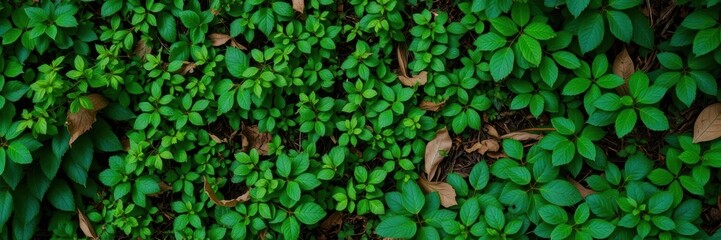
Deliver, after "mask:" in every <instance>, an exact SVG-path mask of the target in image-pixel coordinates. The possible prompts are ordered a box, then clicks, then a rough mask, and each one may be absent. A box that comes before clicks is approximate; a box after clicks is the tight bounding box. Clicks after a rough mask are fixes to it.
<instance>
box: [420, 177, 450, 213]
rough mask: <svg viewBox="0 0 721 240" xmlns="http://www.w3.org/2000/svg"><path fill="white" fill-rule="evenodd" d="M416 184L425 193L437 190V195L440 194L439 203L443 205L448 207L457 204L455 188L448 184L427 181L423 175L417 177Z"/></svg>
mask: <svg viewBox="0 0 721 240" xmlns="http://www.w3.org/2000/svg"><path fill="white" fill-rule="evenodd" d="M418 184H419V185H420V186H421V188H422V189H423V191H425V192H426V193H430V192H438V195H439V196H441V205H443V207H447V208H448V207H452V206H455V205H458V202H456V190H454V189H453V187H452V186H451V185H450V184H448V183H444V182H429V181H428V180H427V179H426V178H425V176H421V177H420V178H418Z"/></svg>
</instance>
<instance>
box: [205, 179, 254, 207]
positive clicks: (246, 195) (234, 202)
mask: <svg viewBox="0 0 721 240" xmlns="http://www.w3.org/2000/svg"><path fill="white" fill-rule="evenodd" d="M203 189H204V190H205V194H208V197H209V198H210V201H213V203H215V204H217V205H219V206H223V207H235V205H237V204H238V203H242V202H246V201H248V200H250V189H249V190H248V191H247V192H245V193H244V194H243V195H240V196H238V197H236V198H234V199H230V200H220V199H218V196H216V195H215V191H213V187H211V186H210V183H208V179H207V178H206V177H203Z"/></svg>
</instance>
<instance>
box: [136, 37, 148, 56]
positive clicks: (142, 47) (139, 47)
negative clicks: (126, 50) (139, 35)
mask: <svg viewBox="0 0 721 240" xmlns="http://www.w3.org/2000/svg"><path fill="white" fill-rule="evenodd" d="M151 50H152V49H151V48H150V47H148V45H146V44H145V40H144V39H140V41H138V43H137V44H135V48H134V49H133V53H135V56H138V57H141V58H145V55H146V54H150V52H151Z"/></svg>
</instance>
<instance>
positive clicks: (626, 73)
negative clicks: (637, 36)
mask: <svg viewBox="0 0 721 240" xmlns="http://www.w3.org/2000/svg"><path fill="white" fill-rule="evenodd" d="M635 71H636V69H635V67H634V64H633V59H631V56H630V55H628V50H626V48H625V47H624V48H623V50H622V51H621V52H620V53H618V55H616V59H615V60H613V73H615V74H616V75H618V76H621V77H622V78H623V79H624V80H626V83H625V84H623V85H621V86H618V87H617V88H616V90H617V91H619V92H620V93H627V92H628V77H630V76H631V74H633V72H635Z"/></svg>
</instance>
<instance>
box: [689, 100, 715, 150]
mask: <svg viewBox="0 0 721 240" xmlns="http://www.w3.org/2000/svg"><path fill="white" fill-rule="evenodd" d="M719 137H721V103H714V104H711V105H709V106H708V107H706V108H704V109H703V111H701V113H699V115H698V118H696V123H694V125H693V142H694V143H698V142H705V141H711V140H714V139H717V138H719Z"/></svg>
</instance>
